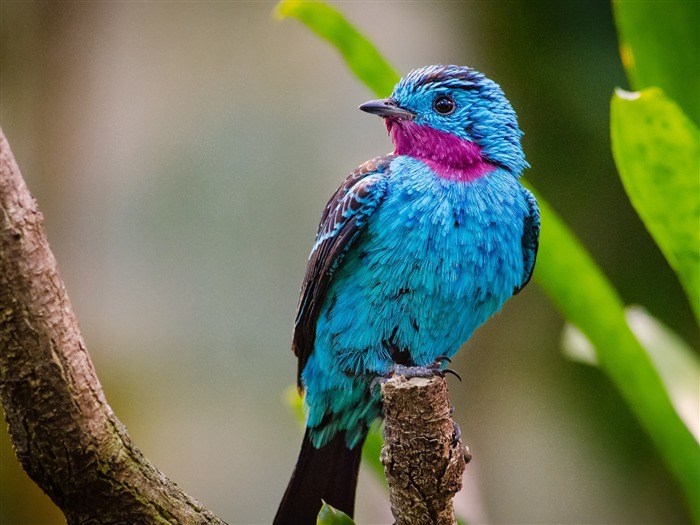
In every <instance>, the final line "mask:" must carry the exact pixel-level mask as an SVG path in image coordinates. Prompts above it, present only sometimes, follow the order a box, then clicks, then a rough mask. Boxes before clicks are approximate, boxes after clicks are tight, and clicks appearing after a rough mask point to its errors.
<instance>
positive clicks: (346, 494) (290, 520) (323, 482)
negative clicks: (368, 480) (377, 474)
mask: <svg viewBox="0 0 700 525" xmlns="http://www.w3.org/2000/svg"><path fill="white" fill-rule="evenodd" d="M361 455H362V443H358V444H357V445H355V448H353V449H349V448H348V447H347V445H346V444H345V434H344V433H338V434H336V435H335V437H334V438H333V439H332V440H331V441H330V442H329V443H328V444H326V445H325V446H323V447H321V448H314V446H313V445H312V444H311V438H310V437H309V429H308V428H307V429H306V433H305V434H304V441H303V442H302V445H301V452H300V453H299V459H298V460H297V465H296V467H295V468H294V473H293V474H292V479H291V480H289V485H287V490H286V492H285V493H284V497H283V498H282V503H280V506H279V509H277V515H276V516H275V521H274V523H273V525H316V516H317V515H318V512H319V510H321V500H322V499H323V501H325V502H326V503H328V504H329V505H332V506H333V507H335V508H336V509H339V510H342V511H343V512H345V513H346V514H348V515H349V516H352V515H353V509H354V507H355V486H356V485H357V472H358V470H359V469H360V459H361Z"/></svg>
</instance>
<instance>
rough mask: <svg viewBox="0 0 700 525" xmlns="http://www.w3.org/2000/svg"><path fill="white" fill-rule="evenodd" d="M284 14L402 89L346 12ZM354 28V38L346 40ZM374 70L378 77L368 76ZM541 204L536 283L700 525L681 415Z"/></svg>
mask: <svg viewBox="0 0 700 525" xmlns="http://www.w3.org/2000/svg"><path fill="white" fill-rule="evenodd" d="M289 6H293V7H294V8H293V9H292V8H289ZM302 11H303V16H302V15H301V14H300V13H301V12H302ZM278 12H280V13H283V14H286V15H290V16H295V17H297V18H299V19H300V20H301V21H302V22H304V23H305V24H306V25H307V26H308V27H309V28H310V29H312V30H313V31H315V32H317V33H319V34H321V35H322V36H323V37H324V38H325V39H327V40H328V41H329V42H330V43H331V44H333V45H334V46H336V47H337V48H338V49H339V50H340V52H341V54H342V55H343V58H344V59H345V61H346V63H347V65H348V67H349V68H350V69H351V70H352V71H353V72H354V73H355V74H356V75H357V76H358V78H359V79H360V81H362V82H363V83H364V84H365V85H367V86H368V87H369V88H370V89H372V90H373V91H374V92H375V94H377V95H379V96H384V95H386V94H387V93H388V92H389V91H390V90H391V88H388V87H386V86H387V85H389V84H392V83H394V82H395V81H396V80H397V75H396V73H395V72H394V70H393V69H392V68H391V67H390V66H388V64H387V62H386V61H385V60H384V59H383V58H381V60H379V61H377V63H376V64H374V65H371V64H362V63H359V62H361V61H363V60H367V58H366V57H368V56H370V54H365V53H361V54H350V53H347V52H346V51H345V49H347V48H350V49H352V48H353V44H349V42H348V38H350V37H349V36H348V35H349V34H352V35H359V33H358V32H357V30H355V29H352V28H351V26H350V25H349V22H347V21H345V19H344V18H343V17H342V15H341V14H340V13H339V12H338V11H336V10H335V9H332V8H329V7H328V6H325V5H324V4H322V3H320V2H313V3H312V2H309V3H304V4H303V9H301V8H299V3H298V2H290V1H287V0H283V1H282V2H281V3H280V4H279V6H278ZM324 16H329V17H331V19H332V20H333V23H332V24H330V23H327V22H326V21H325V20H324V18H323V17H324ZM333 28H335V29H333ZM348 28H350V29H351V30H352V32H351V33H346V30H347V31H349V29H348ZM358 38H360V39H361V40H360V41H359V42H358V43H357V44H356V45H357V46H360V47H362V46H369V48H371V49H372V50H373V54H374V53H376V55H377V56H380V55H379V53H378V52H377V51H376V49H375V48H374V47H373V46H372V45H371V44H369V42H368V41H367V39H366V38H364V37H362V36H361V35H359V37H358ZM370 71H371V74H370V73H367V72H370ZM378 85H381V88H378V87H377V86H378ZM537 199H538V201H539V203H540V209H541V216H542V233H541V238H540V253H539V256H538V263H537V267H536V269H535V279H536V281H537V282H538V283H539V285H540V286H541V287H542V288H543V289H544V290H545V291H546V292H547V294H548V295H549V296H550V298H551V299H552V301H553V302H554V303H555V304H556V305H557V306H558V307H559V309H560V310H561V311H562V313H563V314H564V316H565V317H566V318H567V319H568V320H569V321H570V322H571V323H573V324H575V325H576V326H577V327H578V328H579V329H580V330H581V331H582V332H583V333H584V334H586V336H587V337H588V339H589V340H590V341H591V342H592V343H593V344H594V345H595V347H596V349H597V359H598V361H599V363H600V366H601V369H602V370H603V371H604V372H606V373H607V374H608V375H609V377H610V378H611V379H612V381H613V382H614V384H615V385H616V386H617V388H618V389H619V390H620V392H621V393H622V395H623V397H624V398H625V400H626V401H627V403H628V404H629V406H630V407H631V409H632V411H633V412H634V414H635V415H636V417H637V418H638V419H639V421H640V422H641V424H642V426H643V427H644V428H645V429H646V431H647V432H648V433H649V435H650V437H651V439H652V441H653V442H654V443H655V444H656V446H657V447H658V450H659V453H660V454H661V456H662V457H663V458H664V459H665V460H666V462H667V464H668V466H669V468H670V470H671V471H672V472H673V473H674V475H675V476H676V478H677V479H678V481H679V482H680V484H681V486H682V489H683V491H684V494H685V496H686V498H687V500H688V502H689V504H690V507H691V508H692V510H693V512H694V514H695V518H696V520H697V521H700V498H698V494H700V473H699V472H698V470H697V465H698V462H699V461H700V447H698V445H697V443H696V442H695V439H694V438H693V436H692V435H691V434H690V432H689V431H688V429H687V428H686V427H685V425H684V424H683V422H682V421H681V420H680V418H679V417H678V414H676V412H675V410H674V408H673V406H672V405H671V401H670V400H669V397H668V395H667V394H666V391H665V389H664V386H663V384H662V382H661V379H660V378H659V375H658V373H657V372H656V370H655V369H654V366H653V365H652V363H651V361H650V359H649V357H648V356H647V355H646V353H645V352H644V350H643V348H642V347H641V345H640V343H639V341H637V339H636V338H635V336H634V335H633V334H632V332H631V331H630V329H629V327H628V325H627V323H626V321H625V316H624V310H623V304H622V301H621V300H620V298H619V297H618V295H617V293H616V292H615V289H614V288H613V287H612V285H611V284H610V283H609V282H608V280H607V279H606V278H605V276H604V275H603V273H602V272H601V270H600V269H599V268H598V266H597V265H596V263H595V262H594V261H593V259H592V258H591V257H590V255H589V254H588V252H586V250H585V249H584V248H583V246H582V245H581V244H580V242H579V241H578V240H577V239H576V237H575V236H574V235H573V233H572V232H571V231H569V229H568V228H567V227H566V226H565V224H564V223H563V221H562V220H561V219H560V218H559V217H558V216H557V214H556V213H555V212H554V211H553V210H552V209H551V207H550V206H549V205H548V204H547V202H546V201H545V200H544V198H542V196H541V195H538V196H537Z"/></svg>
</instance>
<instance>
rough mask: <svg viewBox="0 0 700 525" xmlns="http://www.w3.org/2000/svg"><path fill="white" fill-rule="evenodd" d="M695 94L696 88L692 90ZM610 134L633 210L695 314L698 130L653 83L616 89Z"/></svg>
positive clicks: (698, 300) (699, 256) (699, 266)
mask: <svg viewBox="0 0 700 525" xmlns="http://www.w3.org/2000/svg"><path fill="white" fill-rule="evenodd" d="M696 95H697V97H698V99H700V92H698V93H696ZM611 136H612V146H613V154H614V157H615V163H616V164H617V170H618V171H619V173H620V178H621V179H622V183H623V184H624V186H625V190H626V191H627V195H628V196H629V198H630V201H631V202H632V205H633V206H634V208H635V210H637V213H638V214H639V216H640V217H641V219H642V221H643V222H644V224H645V225H646V227H647V229H648V230H649V233H651V235H652V237H654V240H655V241H656V243H657V244H658V245H659V248H661V251H662V252H663V254H664V255H665V256H666V259H667V260H668V263H669V264H670V265H671V267H672V268H673V269H674V270H675V272H676V273H677V274H678V277H679V279H680V281H681V283H682V284H683V287H684V288H685V291H686V293H687V294H688V297H689V299H690V303H691V305H692V307H693V309H694V310H695V314H696V316H697V317H698V319H700V134H699V132H698V128H697V127H696V126H695V125H694V124H693V123H692V122H691V120H690V119H689V118H688V117H686V116H685V115H684V114H683V112H682V111H681V109H680V108H679V107H678V106H677V105H676V104H675V103H674V102H672V101H670V100H668V99H667V98H666V97H665V96H664V94H663V92H662V91H661V90H659V89H657V88H649V89H646V90H643V91H641V92H639V93H628V92H625V91H621V90H618V91H617V92H616V93H615V95H614V96H613V98H612V107H611Z"/></svg>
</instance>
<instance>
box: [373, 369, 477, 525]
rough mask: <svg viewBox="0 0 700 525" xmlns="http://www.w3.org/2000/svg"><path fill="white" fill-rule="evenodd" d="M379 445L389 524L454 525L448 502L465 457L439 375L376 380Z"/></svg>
mask: <svg viewBox="0 0 700 525" xmlns="http://www.w3.org/2000/svg"><path fill="white" fill-rule="evenodd" d="M382 400H383V402H384V418H385V419H384V447H383V448H382V453H381V459H382V463H383V464H384V473H385V474H386V479H387V481H388V483H389V498H390V501H391V512H392V513H393V515H394V518H395V519H396V524H395V525H429V524H430V525H433V524H434V525H454V524H455V523H456V520H455V515H454V509H453V506H452V500H453V498H454V495H455V494H456V493H457V492H459V490H460V489H461V488H462V474H463V473H464V469H465V466H466V463H467V462H468V461H469V459H470V458H471V456H470V455H469V449H468V448H467V447H466V446H464V445H463V444H462V440H461V437H460V436H459V431H456V430H457V429H458V427H456V426H455V424H454V422H453V421H452V409H451V407H450V401H449V399H448V397H447V382H446V381H445V379H444V378H441V377H432V378H429V379H425V378H417V377H414V378H411V379H406V378H405V377H403V376H395V377H392V378H391V379H389V380H388V381H387V382H386V383H384V384H382Z"/></svg>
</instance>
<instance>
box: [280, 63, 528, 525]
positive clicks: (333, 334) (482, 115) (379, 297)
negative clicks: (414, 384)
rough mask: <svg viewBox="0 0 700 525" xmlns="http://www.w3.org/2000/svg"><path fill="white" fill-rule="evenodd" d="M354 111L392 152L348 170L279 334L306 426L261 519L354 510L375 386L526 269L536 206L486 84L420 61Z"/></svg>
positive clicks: (490, 306)
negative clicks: (288, 327)
mask: <svg viewBox="0 0 700 525" xmlns="http://www.w3.org/2000/svg"><path fill="white" fill-rule="evenodd" d="M360 109H361V110H363V111H366V112H367V113H371V114H374V115H379V116H381V117H383V118H384V122H385V124H386V128H387V130H388V132H389V135H390V137H391V139H392V141H393V143H394V146H395V149H394V153H393V154H390V155H385V156H381V157H377V158H375V159H373V160H370V161H368V162H366V163H364V164H363V165H361V166H360V167H359V168H357V169H356V170H355V171H353V172H352V173H351V174H350V176H349V177H348V178H347V179H346V180H345V182H343V184H342V185H341V186H340V187H339V188H338V190H337V191H336V192H335V194H334V195H333V196H332V197H331V199H330V201H329V202H328V204H327V205H326V208H325V210H324V211H323V214H322V216H321V223H320V225H319V228H318V233H317V234H316V242H315V243H314V245H313V248H312V250H311V255H310V256H309V261H308V265H307V268H306V275H305V277H304V281H303V284H302V287H301V296H300V299H299V304H298V310H297V316H296V320H295V323H294V336H293V351H294V353H295V354H296V356H297V358H298V365H299V368H298V385H299V388H300V389H302V390H303V391H305V407H306V432H305V435H304V441H303V444H302V449H301V453H300V455H299V459H298V462H297V465H296V468H295V470H294V473H293V475H292V479H291V480H290V482H289V485H288V487H287V491H286V493H285V495H284V498H283V500H282V503H281V504H280V507H279V510H278V511H277V515H276V517H275V522H274V523H275V525H283V524H307V523H308V524H314V523H316V515H317V514H318V511H319V509H320V507H321V499H323V500H325V501H326V502H328V503H329V504H331V505H333V506H334V507H336V508H339V509H341V510H343V511H345V512H346V513H348V514H349V515H352V512H353V507H354V501H355V486H356V483H357V472H358V468H359V464H360V453H361V449H362V444H363V442H364V439H365V436H366V435H367V430H368V428H369V426H370V424H371V423H372V422H373V421H374V420H375V419H377V418H378V417H381V415H382V405H381V400H380V397H379V392H378V390H379V389H376V388H371V385H372V382H373V380H375V379H376V378H377V377H381V376H387V375H389V374H391V372H392V370H393V369H394V367H395V366H396V365H404V366H413V367H426V366H428V365H430V364H433V363H434V362H435V361H436V360H439V359H440V358H441V357H442V356H447V357H452V356H453V355H454V354H455V353H456V352H457V350H459V348H460V346H461V345H462V344H463V343H464V342H465V341H466V340H467V339H469V337H470V336H471V334H472V332H473V331H474V330H475V329H476V328H477V327H479V326H480V325H481V324H483V323H484V322H485V321H486V320H487V319H488V318H489V317H490V316H492V315H493V314H494V313H496V312H497V311H499V310H500V308H501V307H502V306H503V303H504V302H505V301H506V300H507V299H508V298H510V297H511V296H512V295H513V294H517V293H518V292H519V291H520V290H521V289H522V288H523V287H524V286H525V285H526V284H527V283H528V282H529V280H530V277H531V276H532V271H533V268H534V265H535V257H536V255H537V247H538V237H539V227H540V222H539V209H538V206H537V201H536V200H535V198H534V196H533V195H532V194H531V193H530V192H529V191H528V190H527V189H525V188H524V187H523V186H522V185H521V184H520V182H519V180H518V179H519V177H520V175H521V172H522V171H523V169H525V168H527V167H528V164H527V162H526V161H525V155H524V153H523V150H522V147H521V145H520V138H521V135H522V132H521V131H520V129H519V128H518V122H517V117H516V114H515V111H514V110H513V108H512V107H511V105H510V103H509V102H508V100H507V99H506V98H505V96H504V94H503V91H502V90H501V88H500V87H499V86H498V84H496V83H495V82H493V81H492V80H489V79H488V78H486V77H485V76H484V75H483V74H481V73H479V72H477V71H475V70H473V69H471V68H467V67H460V66H444V65H434V66H428V67H424V68H421V69H416V70H414V71H412V72H410V73H409V74H408V75H407V76H406V77H404V78H402V79H401V80H400V81H399V83H398V84H397V85H396V87H395V88H394V91H393V93H392V94H391V96H390V97H389V98H387V99H383V100H374V101H371V102H367V103H365V104H362V105H361V106H360Z"/></svg>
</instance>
